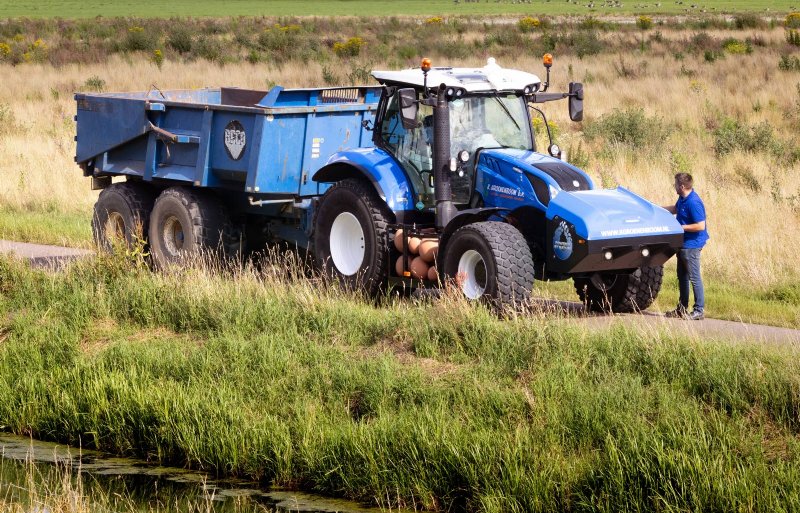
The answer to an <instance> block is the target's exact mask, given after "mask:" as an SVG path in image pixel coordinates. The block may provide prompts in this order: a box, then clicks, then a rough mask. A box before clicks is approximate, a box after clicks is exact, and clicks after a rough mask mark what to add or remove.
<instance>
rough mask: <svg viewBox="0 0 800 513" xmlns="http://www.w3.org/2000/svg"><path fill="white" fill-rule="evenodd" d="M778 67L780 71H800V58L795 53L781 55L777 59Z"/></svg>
mask: <svg viewBox="0 0 800 513" xmlns="http://www.w3.org/2000/svg"><path fill="white" fill-rule="evenodd" d="M778 69H779V70H781V71H800V58H798V57H797V56H795V55H781V59H780V60H779V61H778Z"/></svg>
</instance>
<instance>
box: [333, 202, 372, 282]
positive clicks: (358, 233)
mask: <svg viewBox="0 0 800 513" xmlns="http://www.w3.org/2000/svg"><path fill="white" fill-rule="evenodd" d="M330 247H331V260H333V265H335V266H336V270H337V271H339V272H340V273H342V274H343V275H345V276H352V275H354V274H355V273H357V272H358V270H359V269H361V264H363V263H364V254H365V253H366V250H365V248H364V230H363V229H362V228H361V223H359V222H358V219H357V218H356V216H354V215H353V214H351V213H350V212H342V213H341V214H339V215H338V216H336V219H334V220H333V225H331V235H330Z"/></svg>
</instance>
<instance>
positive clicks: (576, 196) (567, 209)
mask: <svg viewBox="0 0 800 513" xmlns="http://www.w3.org/2000/svg"><path fill="white" fill-rule="evenodd" d="M546 216H547V219H549V220H555V219H556V218H558V219H560V220H564V221H567V222H568V223H569V224H571V225H572V226H574V229H575V233H576V235H578V236H579V237H582V238H585V239H587V240H598V239H618V238H629V237H642V236H652V235H676V234H680V235H681V236H683V228H682V227H681V225H680V224H678V222H677V221H676V220H675V217H674V216H673V215H672V214H670V213H669V212H667V211H666V210H664V209H663V208H661V207H659V206H657V205H654V204H653V203H650V202H649V201H647V200H646V199H644V198H642V197H641V196H638V195H636V194H634V193H632V192H631V191H629V190H627V189H625V188H624V187H617V188H616V189H603V190H584V191H573V192H569V191H564V190H562V191H560V192H558V193H557V194H556V195H555V197H553V198H551V200H550V204H549V205H548V207H547V212H546Z"/></svg>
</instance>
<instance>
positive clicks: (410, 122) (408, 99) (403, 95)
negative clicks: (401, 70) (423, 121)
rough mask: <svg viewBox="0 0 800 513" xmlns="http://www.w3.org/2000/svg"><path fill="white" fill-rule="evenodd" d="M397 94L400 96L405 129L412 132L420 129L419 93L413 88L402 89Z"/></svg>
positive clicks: (401, 115) (401, 116)
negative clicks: (418, 113)
mask: <svg viewBox="0 0 800 513" xmlns="http://www.w3.org/2000/svg"><path fill="white" fill-rule="evenodd" d="M397 94H399V95H400V118H401V119H402V120H403V128H405V129H406V130H412V129H414V128H417V127H419V121H417V111H419V102H418V101H417V92H416V91H415V90H414V89H412V88H406V89H400V90H399V91H397Z"/></svg>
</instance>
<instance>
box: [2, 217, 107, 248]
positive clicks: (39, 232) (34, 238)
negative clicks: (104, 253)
mask: <svg viewBox="0 0 800 513" xmlns="http://www.w3.org/2000/svg"><path fill="white" fill-rule="evenodd" d="M91 220H92V215H91V213H90V212H56V211H52V212H48V211H37V210H17V209H10V208H2V207H0V239H6V240H15V241H18V242H33V243H37V244H53V245H60V246H70V247H88V246H90V245H91V242H92V227H91Z"/></svg>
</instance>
